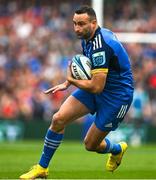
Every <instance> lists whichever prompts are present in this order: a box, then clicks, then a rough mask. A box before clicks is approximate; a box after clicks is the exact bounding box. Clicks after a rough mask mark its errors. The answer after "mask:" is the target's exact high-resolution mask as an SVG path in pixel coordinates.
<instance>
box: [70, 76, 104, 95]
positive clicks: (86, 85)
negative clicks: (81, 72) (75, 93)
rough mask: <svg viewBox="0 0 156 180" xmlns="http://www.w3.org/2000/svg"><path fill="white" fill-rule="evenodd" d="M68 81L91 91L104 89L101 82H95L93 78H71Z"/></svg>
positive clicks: (96, 91)
mask: <svg viewBox="0 0 156 180" xmlns="http://www.w3.org/2000/svg"><path fill="white" fill-rule="evenodd" d="M68 81H69V82H70V83H71V84H73V85H74V86H76V87H78V88H80V89H83V90H86V91H88V92H90V93H100V92H101V91H102V90H103V88H101V86H100V85H99V84H95V83H94V82H93V81H92V80H77V79H73V78H70V79H69V80H68Z"/></svg>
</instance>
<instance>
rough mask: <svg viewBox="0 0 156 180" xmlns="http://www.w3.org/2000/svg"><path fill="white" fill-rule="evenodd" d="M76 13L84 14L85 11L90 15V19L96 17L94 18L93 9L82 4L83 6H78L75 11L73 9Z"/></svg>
mask: <svg viewBox="0 0 156 180" xmlns="http://www.w3.org/2000/svg"><path fill="white" fill-rule="evenodd" d="M75 13H76V14H84V13H87V14H88V16H89V17H90V19H91V20H93V19H97V18H96V13H95V11H94V9H93V8H92V7H90V6H88V5H84V6H81V7H79V8H78V9H77V10H76V11H75Z"/></svg>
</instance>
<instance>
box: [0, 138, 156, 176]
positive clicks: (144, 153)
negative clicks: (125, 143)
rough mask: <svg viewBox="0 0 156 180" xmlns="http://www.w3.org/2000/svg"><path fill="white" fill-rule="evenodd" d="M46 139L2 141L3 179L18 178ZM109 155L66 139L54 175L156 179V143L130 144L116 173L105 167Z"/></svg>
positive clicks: (52, 170)
mask: <svg viewBox="0 0 156 180" xmlns="http://www.w3.org/2000/svg"><path fill="white" fill-rule="evenodd" d="M41 150H42V142H40V141H38V142H36V141H34V142H33V141H31V142H30V141H29V142H28V141H24V142H16V143H0V179H18V177H19V176H20V175H21V174H22V173H24V172H26V171H27V170H28V169H29V168H30V167H31V166H32V165H33V164H34V163H37V162H38V160H39V157H40V154H41ZM106 158H107V155H101V154H96V153H91V152H87V151H85V149H84V146H83V144H81V143H78V142H64V143H63V144H62V145H61V146H60V148H59V149H58V150H57V153H56V154H55V156H54V158H53V161H52V162H51V164H50V175H49V177H48V178H51V179H154V178H155V179H156V145H146V146H141V147H138V148H132V147H129V148H128V150H127V152H126V154H125V156H124V159H123V161H122V165H121V166H120V167H119V169H118V170H117V171H115V172H114V173H109V172H107V171H106V170H105V163H106Z"/></svg>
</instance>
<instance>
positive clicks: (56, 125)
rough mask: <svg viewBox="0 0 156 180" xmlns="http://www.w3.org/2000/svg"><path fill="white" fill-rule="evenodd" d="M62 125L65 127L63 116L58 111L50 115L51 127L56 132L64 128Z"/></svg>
mask: <svg viewBox="0 0 156 180" xmlns="http://www.w3.org/2000/svg"><path fill="white" fill-rule="evenodd" d="M64 127H65V123H64V121H63V117H62V115H61V113H59V112H57V113H55V114H54V115H53V117H52V124H51V128H52V129H53V130H55V131H56V132H57V131H60V130H62V129H64Z"/></svg>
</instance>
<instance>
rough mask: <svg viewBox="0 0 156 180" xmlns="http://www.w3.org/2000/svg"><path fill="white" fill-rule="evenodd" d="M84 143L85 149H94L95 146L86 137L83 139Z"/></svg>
mask: <svg viewBox="0 0 156 180" xmlns="http://www.w3.org/2000/svg"><path fill="white" fill-rule="evenodd" d="M84 144H85V148H86V150H87V151H96V147H95V146H94V144H92V143H91V142H89V141H88V140H87V139H84Z"/></svg>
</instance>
